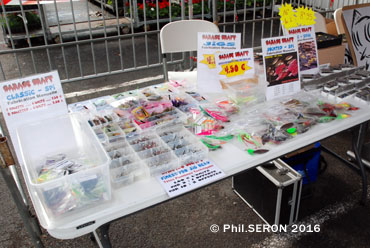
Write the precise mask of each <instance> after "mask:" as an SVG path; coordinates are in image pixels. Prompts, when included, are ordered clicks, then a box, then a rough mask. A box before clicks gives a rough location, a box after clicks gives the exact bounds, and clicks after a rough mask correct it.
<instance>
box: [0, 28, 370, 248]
mask: <svg viewBox="0 0 370 248" xmlns="http://www.w3.org/2000/svg"><path fill="white" fill-rule="evenodd" d="M256 30H260V29H258V28H257V29H256ZM257 34H258V33H257ZM135 39H136V44H135V47H136V49H137V51H141V53H140V54H137V56H136V63H137V65H143V66H145V65H146V64H147V62H148V61H149V62H150V63H157V62H158V61H159V57H158V52H157V51H158V37H157V36H156V35H153V36H147V37H144V36H143V37H138V38H135ZM146 39H147V40H148V42H149V43H148V44H150V45H149V46H150V47H149V48H150V51H151V53H150V55H149V57H147V56H146V54H145V50H146V47H145V40H146ZM131 42H132V40H131V39H127V40H122V41H121V48H122V49H123V51H124V53H123V54H125V60H124V61H125V63H124V65H123V66H124V67H125V68H126V67H131V66H133V46H132V43H131ZM0 46H1V49H2V50H3V49H9V48H7V46H6V44H5V43H1V44H0ZM106 46H107V48H108V57H109V60H110V64H111V70H113V69H114V70H119V69H120V67H121V62H120V61H121V59H120V56H119V45H118V42H113V41H112V42H107V43H105V42H101V43H98V44H96V45H94V47H93V49H94V51H95V56H96V58H98V59H97V60H96V62H97V70H98V71H99V72H104V71H107V69H108V68H107V63H106V60H107V53H106V51H107V50H106ZM79 49H80V51H81V55H82V57H81V61H82V64H83V72H84V73H85V74H86V75H87V74H91V73H94V69H93V64H92V53H91V46H90V45H89V44H88V45H84V46H80V47H79ZM76 51H77V47H76V46H72V47H68V48H66V49H65V51H64V52H65V54H66V58H67V64H66V68H67V70H66V69H65V64H64V62H63V58H62V55H61V54H62V53H61V49H60V48H53V49H50V50H49V52H50V57H51V58H52V61H51V64H52V68H51V69H58V71H59V73H60V75H61V77H62V78H66V77H67V75H66V74H67V72H68V76H69V77H77V76H79V75H80V74H81V71H80V69H79V62H78V58H77V56H76ZM34 54H35V59H36V67H37V72H43V71H48V70H49V69H50V68H49V63H48V56H47V53H46V51H38V52H35V53H34ZM0 59H1V64H2V66H3V69H4V71H5V73H6V76H7V78H14V77H17V76H18V75H19V74H18V71H17V70H16V69H15V68H16V64H15V57H14V56H13V55H2V56H1V57H0ZM126 59H127V60H126ZM18 60H19V61H20V64H21V68H22V72H23V73H25V74H32V73H34V67H33V64H32V60H31V56H30V53H29V52H28V53H20V54H18ZM161 73H162V68H161V67H158V68H152V69H145V70H139V71H134V72H126V73H124V74H121V75H115V76H109V77H100V78H96V79H89V80H83V81H80V82H74V83H66V84H63V90H64V92H65V93H66V95H68V97H67V101H68V102H74V101H79V100H84V99H88V98H91V97H97V96H100V95H107V94H112V93H115V92H116V93H117V92H121V91H124V90H126V89H129V88H136V87H139V86H143V85H147V84H152V83H158V82H161V81H162V80H161V79H160V78H158V75H161ZM142 79H144V80H142ZM94 89H100V90H98V91H96V90H94ZM350 135H351V133H350V132H349V131H345V132H342V133H340V134H338V135H335V136H333V137H331V138H328V139H326V140H324V141H323V142H322V143H323V144H324V145H326V146H327V147H329V148H331V149H332V150H334V151H336V152H337V153H339V154H340V155H342V156H344V157H345V156H346V155H345V154H346V151H347V150H348V149H350V148H351V143H350V142H351V136H350ZM324 157H325V159H326V161H327V162H328V168H327V170H326V171H325V172H323V173H322V174H321V175H320V176H319V177H318V180H317V182H315V183H313V184H312V185H311V188H312V192H313V194H312V195H311V196H310V197H307V198H305V199H302V202H301V207H300V217H299V222H298V223H297V224H298V225H300V226H303V227H306V231H302V232H297V233H295V232H291V231H288V232H281V233H272V232H248V233H237V232H230V231H225V232H224V231H223V227H224V225H232V224H233V225H239V224H244V225H249V224H253V225H259V224H263V221H262V220H261V219H260V218H259V217H258V216H257V215H256V214H255V213H254V212H253V211H252V210H251V209H250V208H249V207H248V206H247V205H246V204H245V203H244V202H243V201H242V200H241V199H240V198H238V197H237V196H236V195H235V193H234V192H233V191H232V188H231V179H225V180H223V181H221V182H218V183H216V184H213V185H211V186H208V187H205V188H202V189H199V190H197V191H195V192H193V193H191V194H187V195H184V196H181V197H178V198H176V199H174V200H172V201H168V202H166V203H163V204H160V205H158V206H155V207H153V208H150V209H147V210H145V211H141V212H139V213H136V214H133V215H130V216H128V217H126V218H123V219H120V220H117V221H114V222H112V224H111V226H110V230H109V235H110V238H111V243H112V245H113V247H215V248H216V247H256V248H257V247H284V248H285V247H287V248H288V247H318V248H321V247H322V248H327V247H339V248H341V247H343V248H344V247H368V246H369V245H368V240H369V236H370V207H369V205H370V202H369V201H368V204H367V205H366V206H362V205H360V204H359V200H360V196H361V178H360V176H359V175H357V174H355V173H354V172H353V171H352V170H350V169H349V168H347V167H346V166H345V165H343V164H342V163H341V162H340V161H338V160H336V159H334V158H332V157H331V156H329V155H326V154H324ZM230 159H232V158H230ZM18 170H19V168H18ZM22 180H23V179H22ZM368 192H370V188H369V189H368ZM0 199H1V204H0V213H1V215H0V230H1V234H2V235H1V237H0V247H4V248H5V247H6V248H8V247H9V248H12V247H14V248H28V247H33V245H32V242H31V239H30V237H29V235H28V233H27V232H26V230H25V228H24V226H23V223H22V220H21V218H20V215H19V214H18V212H17V210H16V207H15V205H14V202H13V201H12V198H11V196H10V194H9V191H8V189H7V187H6V185H5V183H4V181H3V180H2V179H1V178H0ZM368 199H370V195H368ZM31 211H32V212H33V209H32V208H31ZM214 224H216V225H218V226H219V227H220V231H219V232H216V233H213V232H211V230H210V226H211V225H214ZM315 225H318V226H319V229H320V230H319V231H317V232H316V231H314V232H309V231H308V226H310V227H313V226H315ZM42 241H43V243H44V245H45V247H53V248H57V247H71V248H72V247H79V248H80V247H97V245H96V243H95V242H94V241H93V240H92V239H91V236H90V235H85V236H82V237H79V238H76V239H73V240H59V239H55V238H53V237H51V236H50V235H49V234H48V233H47V231H46V230H43V236H42Z"/></svg>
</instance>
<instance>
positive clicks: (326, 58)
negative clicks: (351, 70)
mask: <svg viewBox="0 0 370 248" xmlns="http://www.w3.org/2000/svg"><path fill="white" fill-rule="evenodd" d="M345 49H346V44H342V45H339V46H333V47H328V48H322V49H318V53H319V54H318V55H319V63H320V65H322V64H327V63H330V65H332V66H334V65H338V64H343V63H344V52H345Z"/></svg>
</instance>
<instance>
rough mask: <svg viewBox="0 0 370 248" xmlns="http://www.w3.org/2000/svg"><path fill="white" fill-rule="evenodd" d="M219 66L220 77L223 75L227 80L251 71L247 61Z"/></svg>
mask: <svg viewBox="0 0 370 248" xmlns="http://www.w3.org/2000/svg"><path fill="white" fill-rule="evenodd" d="M221 66H222V71H221V72H220V75H225V76H226V77H228V78H229V77H234V76H239V75H243V74H244V72H246V71H248V70H250V69H252V67H250V66H248V61H233V62H231V63H228V64H225V65H221Z"/></svg>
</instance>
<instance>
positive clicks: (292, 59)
mask: <svg viewBox="0 0 370 248" xmlns="http://www.w3.org/2000/svg"><path fill="white" fill-rule="evenodd" d="M261 43H262V55H263V67H264V71H265V80H266V82H268V86H267V89H266V99H267V100H271V99H274V98H278V97H282V96H287V95H292V94H294V93H296V92H299V91H300V90H301V83H300V74H299V59H298V44H297V37H296V36H281V37H273V38H267V39H262V40H261Z"/></svg>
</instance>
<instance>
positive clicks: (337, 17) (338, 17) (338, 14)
mask: <svg viewBox="0 0 370 248" xmlns="http://www.w3.org/2000/svg"><path fill="white" fill-rule="evenodd" d="M334 22H335V26H336V28H337V32H338V34H344V33H345V30H344V25H343V20H342V8H338V9H336V10H335V11H334Z"/></svg>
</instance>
